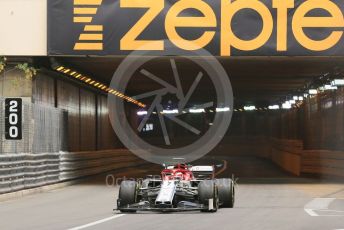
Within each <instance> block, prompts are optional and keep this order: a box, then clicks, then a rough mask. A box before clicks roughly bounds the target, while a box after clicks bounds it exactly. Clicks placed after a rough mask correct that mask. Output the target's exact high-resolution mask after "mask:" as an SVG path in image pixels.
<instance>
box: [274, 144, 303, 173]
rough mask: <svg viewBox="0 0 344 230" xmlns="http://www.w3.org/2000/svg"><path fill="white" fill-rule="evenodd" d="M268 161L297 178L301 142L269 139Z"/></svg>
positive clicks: (299, 171) (301, 148) (300, 157)
mask: <svg viewBox="0 0 344 230" xmlns="http://www.w3.org/2000/svg"><path fill="white" fill-rule="evenodd" d="M269 143H270V159H271V160H272V161H273V162H274V163H276V164H277V165H279V166H280V167H281V168H283V169H284V170H286V171H288V172H290V173H292V174H294V175H297V176H299V175H300V174H301V159H302V152H303V142H302V141H301V140H285V139H275V138H271V139H270V141H269Z"/></svg>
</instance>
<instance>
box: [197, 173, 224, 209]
mask: <svg viewBox="0 0 344 230" xmlns="http://www.w3.org/2000/svg"><path fill="white" fill-rule="evenodd" d="M198 198H199V202H200V204H203V206H204V207H205V208H204V209H202V210H201V211H203V212H216V211H217V209H218V207H219V198H218V190H217V186H216V183H215V181H213V180H204V181H201V182H200V183H199V184H198ZM210 202H212V203H210ZM211 206H212V207H211Z"/></svg>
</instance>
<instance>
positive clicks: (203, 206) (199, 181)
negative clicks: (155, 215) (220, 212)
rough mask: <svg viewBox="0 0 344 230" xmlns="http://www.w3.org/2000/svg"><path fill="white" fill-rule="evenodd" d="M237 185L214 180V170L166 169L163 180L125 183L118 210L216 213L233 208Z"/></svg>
mask: <svg viewBox="0 0 344 230" xmlns="http://www.w3.org/2000/svg"><path fill="white" fill-rule="evenodd" d="M234 198H235V193H234V181H233V180H232V179H227V178H223V179H214V166H188V165H186V164H177V165H174V166H166V167H165V169H164V170H162V172H161V177H160V176H159V178H147V179H145V180H143V181H142V182H136V181H131V180H125V181H122V183H121V185H120V189H119V195H118V199H117V210H120V211H121V212H136V211H166V212H167V211H195V210H200V211H203V212H216V211H217V209H218V208H219V207H224V208H233V206H234Z"/></svg>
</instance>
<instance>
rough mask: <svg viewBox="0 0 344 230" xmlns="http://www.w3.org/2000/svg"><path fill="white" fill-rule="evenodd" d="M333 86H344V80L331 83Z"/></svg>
mask: <svg viewBox="0 0 344 230" xmlns="http://www.w3.org/2000/svg"><path fill="white" fill-rule="evenodd" d="M331 85H332V86H343V85H344V79H335V80H333V81H332V82H331Z"/></svg>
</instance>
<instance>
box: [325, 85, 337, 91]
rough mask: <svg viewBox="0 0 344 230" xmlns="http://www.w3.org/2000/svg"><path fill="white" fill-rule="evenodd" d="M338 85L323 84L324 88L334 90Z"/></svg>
mask: <svg viewBox="0 0 344 230" xmlns="http://www.w3.org/2000/svg"><path fill="white" fill-rule="evenodd" d="M336 89H338V87H337V86H336V85H324V90H336Z"/></svg>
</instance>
